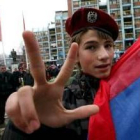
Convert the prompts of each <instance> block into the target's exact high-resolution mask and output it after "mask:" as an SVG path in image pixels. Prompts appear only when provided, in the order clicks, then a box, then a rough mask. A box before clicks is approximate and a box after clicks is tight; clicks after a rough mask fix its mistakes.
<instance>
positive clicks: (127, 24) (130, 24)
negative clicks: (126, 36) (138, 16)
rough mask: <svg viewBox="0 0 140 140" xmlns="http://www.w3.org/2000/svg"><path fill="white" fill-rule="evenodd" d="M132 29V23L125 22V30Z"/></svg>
mask: <svg viewBox="0 0 140 140" xmlns="http://www.w3.org/2000/svg"><path fill="white" fill-rule="evenodd" d="M127 27H132V22H124V28H127Z"/></svg>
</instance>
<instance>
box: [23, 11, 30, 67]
mask: <svg viewBox="0 0 140 140" xmlns="http://www.w3.org/2000/svg"><path fill="white" fill-rule="evenodd" d="M22 19H23V31H25V30H26V28H25V19H24V14H23V11H22ZM23 46H24V47H25V43H24V41H23ZM25 59H26V60H25V61H26V66H27V69H29V66H28V57H27V51H26V47H25Z"/></svg>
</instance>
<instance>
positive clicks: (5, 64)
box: [1, 41, 6, 66]
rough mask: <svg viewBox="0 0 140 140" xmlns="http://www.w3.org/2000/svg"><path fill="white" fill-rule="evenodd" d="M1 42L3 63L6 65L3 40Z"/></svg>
mask: <svg viewBox="0 0 140 140" xmlns="http://www.w3.org/2000/svg"><path fill="white" fill-rule="evenodd" d="M1 43H2V50H3V60H4V65H5V66H6V58H5V51H4V46H3V41H1Z"/></svg>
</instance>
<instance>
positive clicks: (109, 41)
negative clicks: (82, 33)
mask: <svg viewBox="0 0 140 140" xmlns="http://www.w3.org/2000/svg"><path fill="white" fill-rule="evenodd" d="M105 43H113V41H111V40H106V41H105Z"/></svg>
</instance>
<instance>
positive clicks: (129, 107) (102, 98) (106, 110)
mask: <svg viewBox="0 0 140 140" xmlns="http://www.w3.org/2000/svg"><path fill="white" fill-rule="evenodd" d="M94 104H97V105H98V106H99V107H100V111H99V113H98V114H96V115H93V116H91V117H90V120H89V135H88V140H140V38H139V39H138V40H137V41H136V42H135V43H134V44H133V45H132V46H131V47H130V48H129V49H128V50H127V51H126V52H125V54H123V55H122V57H121V58H120V59H119V60H118V61H117V63H116V64H115V65H114V66H113V68H112V71H111V74H110V76H109V78H108V79H104V80H101V83H100V88H99V90H98V92H97V94H96V97H95V100H94Z"/></svg>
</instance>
